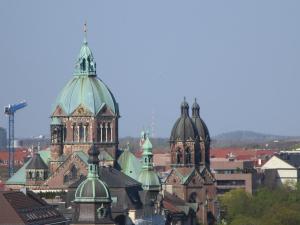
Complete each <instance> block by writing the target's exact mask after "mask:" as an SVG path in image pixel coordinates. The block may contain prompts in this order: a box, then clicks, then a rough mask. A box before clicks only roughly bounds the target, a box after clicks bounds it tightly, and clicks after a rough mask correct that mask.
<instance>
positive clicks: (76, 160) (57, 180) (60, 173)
mask: <svg viewBox="0 0 300 225" xmlns="http://www.w3.org/2000/svg"><path fill="white" fill-rule="evenodd" d="M79 153H80V152H74V153H73V154H72V155H70V156H69V157H68V158H67V159H66V161H64V162H63V163H62V164H61V165H60V166H59V167H58V168H57V170H56V171H55V172H54V173H53V174H51V176H50V177H49V178H48V179H47V181H46V182H45V184H46V185H48V186H49V188H63V187H65V188H66V187H67V186H65V185H64V176H65V175H66V174H68V173H69V172H70V169H71V168H72V167H73V166H75V167H76V168H77V169H78V170H80V173H81V174H83V175H87V164H86V162H85V161H84V160H83V159H82V158H81V157H80V156H79Z"/></svg>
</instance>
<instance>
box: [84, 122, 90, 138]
mask: <svg viewBox="0 0 300 225" xmlns="http://www.w3.org/2000/svg"><path fill="white" fill-rule="evenodd" d="M84 129H85V132H84V133H85V134H84V142H87V141H88V140H89V125H88V124H85V128H84Z"/></svg>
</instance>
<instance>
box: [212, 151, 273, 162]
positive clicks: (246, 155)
mask: <svg viewBox="0 0 300 225" xmlns="http://www.w3.org/2000/svg"><path fill="white" fill-rule="evenodd" d="M276 152H277V151H276V150H267V149H244V148H213V149H211V151H210V157H211V158H228V156H229V155H230V154H232V155H234V156H235V157H236V159H238V160H255V159H257V158H261V157H264V156H266V155H267V156H272V155H274V154H275V153H276Z"/></svg>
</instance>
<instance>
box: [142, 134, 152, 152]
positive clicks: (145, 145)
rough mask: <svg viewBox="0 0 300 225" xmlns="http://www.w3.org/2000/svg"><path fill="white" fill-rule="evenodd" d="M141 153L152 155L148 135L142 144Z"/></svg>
mask: <svg viewBox="0 0 300 225" xmlns="http://www.w3.org/2000/svg"><path fill="white" fill-rule="evenodd" d="M143 155H152V144H151V142H150V140H149V138H148V137H146V140H145V142H144V144H143Z"/></svg>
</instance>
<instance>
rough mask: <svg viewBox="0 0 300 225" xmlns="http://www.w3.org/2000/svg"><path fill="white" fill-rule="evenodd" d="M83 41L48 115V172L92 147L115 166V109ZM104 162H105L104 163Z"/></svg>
mask: <svg viewBox="0 0 300 225" xmlns="http://www.w3.org/2000/svg"><path fill="white" fill-rule="evenodd" d="M84 33H85V37H84V41H83V44H82V46H81V49H80V52H79V55H78V58H77V60H76V63H75V70H74V73H73V77H72V79H71V80H70V81H69V82H68V83H67V84H66V86H65V87H64V88H63V89H62V91H61V93H60V94H59V96H58V97H57V100H56V102H55V104H54V107H53V111H52V114H51V119H52V123H51V162H50V164H51V165H50V166H51V170H52V171H55V169H56V168H57V167H58V166H59V165H60V163H61V162H62V161H63V159H64V158H66V157H67V156H68V155H70V154H71V153H72V152H74V151H84V152H85V153H87V152H88V151H89V149H90V148H91V146H92V145H94V146H95V147H96V148H98V150H99V151H100V155H105V156H106V157H107V158H109V159H110V162H112V164H114V163H115V159H116V152H117V149H118V142H119V140H118V119H119V117H120V115H119V107H118V103H117V102H116V100H115V98H114V96H113V94H112V92H111V91H110V90H109V88H108V87H107V86H106V85H105V84H104V82H103V81H102V80H101V79H99V78H98V77H97V71H96V61H95V59H94V56H93V54H92V51H91V49H90V48H89V46H88V42H87V38H86V26H85V32H84ZM104 161H105V159H104Z"/></svg>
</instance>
